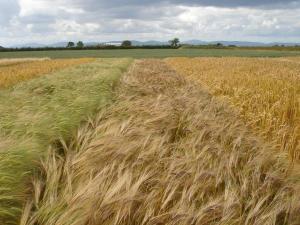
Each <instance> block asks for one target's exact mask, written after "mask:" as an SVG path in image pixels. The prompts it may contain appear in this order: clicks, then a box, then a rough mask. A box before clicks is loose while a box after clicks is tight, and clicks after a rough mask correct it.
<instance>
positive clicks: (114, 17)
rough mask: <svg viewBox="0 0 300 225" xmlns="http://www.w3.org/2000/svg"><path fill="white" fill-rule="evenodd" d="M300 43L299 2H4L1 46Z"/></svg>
mask: <svg viewBox="0 0 300 225" xmlns="http://www.w3.org/2000/svg"><path fill="white" fill-rule="evenodd" d="M175 36H176V37H179V38H180V39H181V40H189V39H201V40H209V41H215V40H239V41H261V42H273V41H281V42H300V0H186V1H184V0H166V1H164V0H127V1H125V0H0V45H4V46H10V45H15V44H22V43H33V42H38V43H54V42H60V41H67V40H74V41H77V40H83V41H98V42H101V41H108V40H124V39H134V40H153V39H154V40H168V39H170V38H172V37H175Z"/></svg>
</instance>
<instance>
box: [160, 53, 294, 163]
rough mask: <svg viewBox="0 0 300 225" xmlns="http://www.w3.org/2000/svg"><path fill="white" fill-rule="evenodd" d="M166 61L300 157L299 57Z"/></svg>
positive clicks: (290, 153)
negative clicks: (231, 105)
mask: <svg viewBox="0 0 300 225" xmlns="http://www.w3.org/2000/svg"><path fill="white" fill-rule="evenodd" d="M166 61H167V63H168V64H169V65H170V66H171V67H172V68H174V69H175V70H176V71H178V72H179V73H180V74H182V75H184V76H186V77H187V78H188V79H192V80H195V81H197V82H199V83H200V84H201V85H202V86H205V87H206V88H207V90H208V91H209V92H211V93H212V94H214V95H215V96H221V97H224V98H226V99H227V100H228V101H229V102H230V103H232V104H233V105H234V106H235V107H237V109H238V110H239V112H240V115H241V117H242V119H243V120H244V121H245V122H246V123H247V124H248V125H249V126H251V127H252V128H253V129H254V130H256V131H259V132H260V134H261V135H262V136H263V137H264V138H265V139H266V140H267V141H270V142H275V143H276V144H277V148H278V149H279V150H280V151H286V152H288V153H289V156H290V158H291V160H295V159H296V160H299V159H300V141H299V140H300V58H279V59H262V58H259V59H257V58H256V59H249V58H243V59H242V58H218V59H216V58H201V59H200V58H194V59H188V58H170V59H167V60H166Z"/></svg>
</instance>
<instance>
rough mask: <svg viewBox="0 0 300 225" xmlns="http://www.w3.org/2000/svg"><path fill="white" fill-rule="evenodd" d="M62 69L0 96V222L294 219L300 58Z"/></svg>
mask: <svg viewBox="0 0 300 225" xmlns="http://www.w3.org/2000/svg"><path fill="white" fill-rule="evenodd" d="M32 63H36V64H38V65H39V67H41V68H43V66H45V67H49V64H51V63H52V64H55V65H56V63H57V62H56V60H50V59H46V60H44V61H39V62H32V61H28V62H20V63H19V62H18V63H15V64H10V65H8V66H7V68H9V67H15V66H21V65H22V66H23V67H22V68H27V65H28V68H30V66H29V65H32ZM66 63H67V64H68V63H69V64H68V65H69V66H67V68H65V67H63V68H64V69H63V70H60V69H59V68H61V67H59V68H55V72H51V71H52V70H50V71H49V70H46V69H45V70H43V69H42V70H39V71H37V72H36V73H35V75H28V76H26V77H27V78H26V79H23V78H21V79H19V78H16V80H18V82H14V83H11V84H10V85H9V87H5V86H2V87H0V131H1V132H0V224H1V225H2V224H4V225H5V224H21V225H100V224H101V225H299V224H300V163H299V157H300V156H299V122H300V121H299V116H300V115H299V105H300V103H299V100H300V99H299V96H300V84H299V77H300V60H299V58H278V59H263V58H251V59H250V58H201V59H200V58H192V59H187V58H167V59H140V60H132V59H94V60H92V61H91V60H90V59H80V60H78V61H74V60H72V61H67V62H66ZM72 63H74V64H72ZM71 64H72V65H71ZM78 64H80V65H78ZM3 68H6V67H5V66H4V67H3ZM19 68H20V67H19ZM0 71H1V65H0ZM24 71H26V70H24ZM19 72H20V71H19ZM20 74H22V72H20ZM24 74H25V73H24ZM41 74H43V76H39V75H41ZM2 76H3V75H2ZM21 77H22V76H21ZM0 80H1V74H0Z"/></svg>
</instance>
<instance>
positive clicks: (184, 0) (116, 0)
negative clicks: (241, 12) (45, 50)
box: [73, 0, 300, 10]
mask: <svg viewBox="0 0 300 225" xmlns="http://www.w3.org/2000/svg"><path fill="white" fill-rule="evenodd" d="M73 3H75V4H77V5H81V6H82V7H85V8H87V9H89V10H97V8H98V7H100V8H118V7H124V6H130V7H138V6H140V7H148V6H149V5H183V6H215V7H229V8H230V7H254V8H256V7H271V8H285V7H290V6H295V5H299V4H300V1H299V0H128V1H126V2H124V1H123V0H110V1H106V0H100V1H97V0H85V1H83V0H74V1H73Z"/></svg>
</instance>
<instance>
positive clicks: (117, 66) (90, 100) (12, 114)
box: [0, 59, 131, 224]
mask: <svg viewBox="0 0 300 225" xmlns="http://www.w3.org/2000/svg"><path fill="white" fill-rule="evenodd" d="M130 62H131V60H129V59H103V60H97V61H95V62H93V63H89V64H84V65H79V66H76V67H72V68H68V69H65V70H63V71H58V72H55V73H52V74H49V75H44V76H42V77H39V78H36V79H32V80H28V81H26V82H21V83H19V84H16V85H15V86H13V87H10V88H7V89H1V90H0V224H17V223H18V219H19V218H20V214H21V211H22V210H21V209H22V204H23V202H24V199H25V197H26V194H27V193H28V187H29V186H28V184H29V182H30V178H31V177H32V174H33V173H34V171H36V170H37V163H38V162H39V160H40V159H41V158H43V157H44V156H45V155H46V153H47V149H48V148H49V146H50V145H51V144H53V145H55V144H56V143H59V140H60V139H64V140H67V139H68V138H70V137H71V136H72V134H73V132H74V131H75V130H76V128H77V127H78V126H79V125H80V123H81V122H82V121H83V120H85V119H86V118H87V117H88V116H89V115H93V113H95V111H96V110H97V109H99V108H101V107H103V106H104V105H106V104H108V103H109V102H111V100H112V88H113V87H114V84H115V83H116V81H117V80H118V79H119V76H120V74H121V73H122V72H124V71H125V70H126V68H127V66H128V65H129V64H130Z"/></svg>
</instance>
